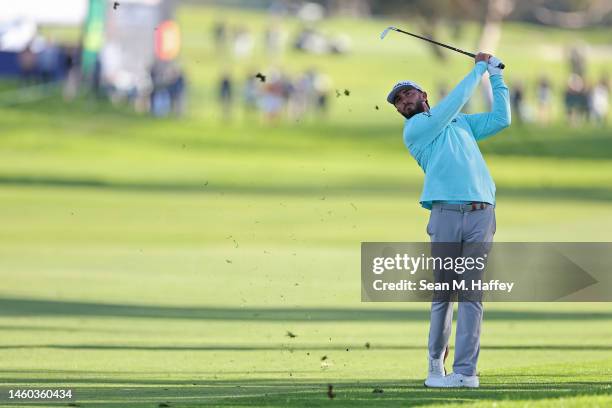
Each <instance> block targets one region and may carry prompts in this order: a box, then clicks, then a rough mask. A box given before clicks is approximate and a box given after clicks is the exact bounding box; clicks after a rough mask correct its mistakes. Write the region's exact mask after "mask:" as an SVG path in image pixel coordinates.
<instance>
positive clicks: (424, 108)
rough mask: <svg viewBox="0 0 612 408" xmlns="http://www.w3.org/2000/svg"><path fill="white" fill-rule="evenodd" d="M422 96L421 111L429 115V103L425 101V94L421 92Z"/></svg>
mask: <svg viewBox="0 0 612 408" xmlns="http://www.w3.org/2000/svg"><path fill="white" fill-rule="evenodd" d="M422 94H423V102H421V103H422V104H423V111H424V112H427V113H429V102H428V101H427V92H422Z"/></svg>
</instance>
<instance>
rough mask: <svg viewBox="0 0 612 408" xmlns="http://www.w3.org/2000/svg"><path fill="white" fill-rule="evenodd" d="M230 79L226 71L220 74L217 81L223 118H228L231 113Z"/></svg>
mask: <svg viewBox="0 0 612 408" xmlns="http://www.w3.org/2000/svg"><path fill="white" fill-rule="evenodd" d="M232 99H233V90H232V79H231V77H230V75H229V74H228V73H225V74H223V75H222V76H221V79H220V81H219V103H220V104H221V109H222V111H223V117H224V119H230V118H231V115H232Z"/></svg>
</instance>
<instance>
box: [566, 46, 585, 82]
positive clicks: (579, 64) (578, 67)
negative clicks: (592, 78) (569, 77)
mask: <svg viewBox="0 0 612 408" xmlns="http://www.w3.org/2000/svg"><path fill="white" fill-rule="evenodd" d="M569 63H570V69H571V72H572V74H576V75H578V76H579V77H580V78H584V75H585V73H586V56H585V54H584V48H582V47H578V46H575V47H573V48H572V49H571V50H570V52H569Z"/></svg>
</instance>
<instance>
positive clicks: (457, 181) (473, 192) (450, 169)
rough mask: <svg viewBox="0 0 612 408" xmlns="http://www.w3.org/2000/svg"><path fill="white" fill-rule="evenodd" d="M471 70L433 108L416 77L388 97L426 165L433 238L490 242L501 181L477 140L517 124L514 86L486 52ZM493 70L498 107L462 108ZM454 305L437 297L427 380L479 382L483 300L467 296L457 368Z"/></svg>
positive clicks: (425, 202)
mask: <svg viewBox="0 0 612 408" xmlns="http://www.w3.org/2000/svg"><path fill="white" fill-rule="evenodd" d="M475 62H476V63H475V66H474V68H473V69H472V70H471V71H470V73H469V74H468V75H467V76H466V77H465V78H464V79H463V80H462V81H461V82H460V83H459V84H458V85H457V86H456V87H455V89H453V90H452V91H451V92H450V93H449V94H448V95H447V96H446V97H445V98H444V99H443V100H442V101H440V103H438V104H437V105H436V106H434V107H433V108H430V106H429V102H428V100H427V93H426V92H425V91H424V90H423V88H421V87H420V86H419V85H417V84H416V83H414V82H411V81H403V82H399V83H398V84H396V85H395V86H394V87H393V89H392V90H391V92H390V93H389V95H388V97H387V101H388V102H389V103H391V104H393V105H395V108H396V109H397V111H398V112H399V113H400V114H401V115H402V116H404V117H405V118H406V121H405V123H404V132H403V137H404V143H405V144H406V146H407V147H408V150H409V151H410V154H411V155H412V156H413V157H414V158H415V159H416V161H417V162H418V164H419V166H420V167H421V168H422V169H423V171H424V172H425V182H424V186H423V192H422V195H421V198H420V202H421V205H422V206H423V207H425V208H427V209H429V210H431V213H430V218H429V223H428V225H427V233H428V234H429V236H430V239H431V242H432V245H433V243H436V242H437V243H460V245H463V244H464V243H490V242H492V241H493V235H494V234H495V229H496V224H495V210H494V207H495V184H494V183H493V179H492V178H491V175H490V174H489V170H488V169H487V165H486V163H485V161H484V159H483V157H482V154H481V152H480V149H479V148H478V144H477V143H476V142H477V141H480V140H483V139H485V138H487V137H489V136H492V135H494V134H496V133H497V132H499V131H501V130H502V129H504V128H506V127H508V126H509V125H510V104H509V101H508V100H509V97H508V88H507V87H506V85H505V84H504V81H503V77H502V67H503V66H504V65H503V64H502V62H501V61H500V60H499V59H497V58H495V57H493V56H491V55H489V54H484V53H479V54H478V55H476V57H475ZM485 71H488V72H489V75H490V81H491V86H492V89H493V108H492V110H491V112H486V113H479V114H473V115H467V114H462V113H460V112H461V109H462V108H463V106H464V105H465V103H466V102H467V101H468V100H469V99H470V97H471V96H472V93H473V92H474V90H475V89H476V87H477V85H478V84H479V82H480V79H481V77H482V75H483V74H484V72H485ZM452 315H453V304H452V302H451V301H449V299H446V300H443V301H439V300H436V298H434V301H433V302H432V307H431V322H430V329H429V345H428V349H429V365H428V367H429V372H428V375H427V379H426V380H425V386H427V387H478V386H479V379H478V375H477V371H476V364H477V362H478V354H479V351H480V325H481V322H482V302H481V301H480V299H477V300H476V301H474V300H471V301H462V299H461V298H460V299H459V311H458V317H457V331H456V339H455V361H454V364H453V373H452V374H450V375H446V372H445V368H444V354H445V352H446V350H447V347H448V341H449V337H450V334H451V328H452Z"/></svg>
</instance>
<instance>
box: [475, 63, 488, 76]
mask: <svg viewBox="0 0 612 408" xmlns="http://www.w3.org/2000/svg"><path fill="white" fill-rule="evenodd" d="M474 69H475V70H477V71H478V73H479V74H481V75H482V74H484V73H485V71H486V70H487V63H486V62H484V61H478V62H477V63H476V66H475V67H474Z"/></svg>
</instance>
